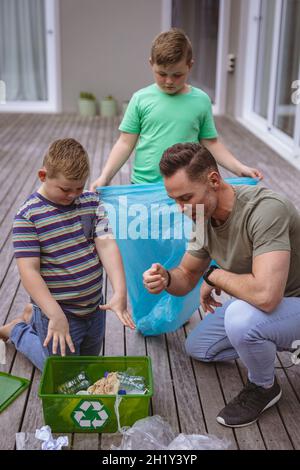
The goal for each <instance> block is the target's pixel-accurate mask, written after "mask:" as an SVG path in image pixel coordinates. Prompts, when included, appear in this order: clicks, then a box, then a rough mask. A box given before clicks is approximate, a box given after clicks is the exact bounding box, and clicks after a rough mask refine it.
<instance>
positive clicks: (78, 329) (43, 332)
mask: <svg viewBox="0 0 300 470" xmlns="http://www.w3.org/2000/svg"><path fill="white" fill-rule="evenodd" d="M66 316H67V319H68V322H69V329H70V335H71V338H72V341H73V344H74V347H75V353H71V351H70V350H69V347H68V346H67V345H66V354H67V355H77V356H79V355H80V356H99V353H100V349H101V345H102V341H103V338H104V332H105V317H106V313H105V312H103V311H101V310H99V309H97V310H96V311H95V312H94V313H92V314H91V315H89V316H88V318H78V317H75V316H74V315H68V314H67V315H66ZM48 322H49V320H48V318H47V317H46V315H44V314H43V313H42V311H41V310H40V309H39V308H38V307H37V306H36V305H33V315H32V318H31V322H30V324H27V323H25V322H21V323H17V324H16V325H15V326H14V328H13V329H12V332H11V335H10V340H11V341H12V342H13V343H14V345H15V347H16V349H17V351H20V352H21V353H22V354H24V355H25V356H26V357H27V358H28V359H29V360H30V361H31V362H32V363H33V364H34V365H35V366H36V367H37V368H38V369H40V370H43V366H44V362H45V360H46V358H47V357H48V356H51V355H52V341H50V343H49V344H48V346H47V348H44V347H43V343H44V340H45V338H46V336H47V330H48Z"/></svg>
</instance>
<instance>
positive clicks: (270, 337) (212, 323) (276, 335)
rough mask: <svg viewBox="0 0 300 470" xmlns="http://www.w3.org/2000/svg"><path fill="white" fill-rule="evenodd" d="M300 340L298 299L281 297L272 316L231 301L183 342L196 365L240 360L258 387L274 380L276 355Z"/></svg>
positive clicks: (242, 302)
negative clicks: (196, 360) (197, 363)
mask: <svg viewBox="0 0 300 470" xmlns="http://www.w3.org/2000/svg"><path fill="white" fill-rule="evenodd" d="M295 340H300V297H284V298H283V300H282V301H281V303H280V304H279V305H278V306H277V308H276V309H275V310H274V311H273V312H272V313H265V312H263V311H262V310H259V309H258V308H255V307H254V306H253V305H250V304H248V303H247V302H244V301H243V300H237V299H232V300H229V301H227V302H225V303H224V305H222V307H218V308H216V310H215V313H213V314H211V313H209V314H208V315H207V316H206V317H205V318H204V320H202V321H200V323H199V324H198V325H197V326H196V328H194V330H193V331H192V332H191V333H190V334H189V336H188V337H187V340H186V351H187V353H188V354H189V355H190V356H192V357H194V358H195V359H198V360H199V361H205V362H211V361H229V360H232V359H237V358H240V359H241V361H242V362H243V364H244V365H245V366H246V367H247V369H248V378H249V380H250V381H251V382H253V383H255V384H256V385H260V386H265V387H266V386H270V385H272V384H273V380H274V368H275V359H276V351H285V350H289V349H291V348H292V343H293V342H294V341H295Z"/></svg>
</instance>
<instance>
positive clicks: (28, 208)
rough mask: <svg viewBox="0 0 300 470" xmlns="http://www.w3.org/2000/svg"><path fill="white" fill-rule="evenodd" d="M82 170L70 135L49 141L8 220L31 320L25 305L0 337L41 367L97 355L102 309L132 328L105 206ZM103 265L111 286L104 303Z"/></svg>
mask: <svg viewBox="0 0 300 470" xmlns="http://www.w3.org/2000/svg"><path fill="white" fill-rule="evenodd" d="M88 175H89V161H88V155H87V153H86V151H85V150H84V148H83V147H82V146H81V145H80V144H79V143H78V142H77V141H76V140H74V139H62V140H57V141H55V142H53V144H52V145H51V146H50V148H49V150H48V151H47V153H46V156H45V158H44V161H43V167H42V168H41V169H40V170H39V172H38V176H39V179H40V181H41V183H42V184H41V186H40V187H39V189H38V190H37V191H36V192H35V193H33V194H32V195H31V196H29V198H28V199H27V200H26V201H25V203H24V204H23V205H22V207H21V208H20V209H19V211H18V213H17V215H16V216H15V219H14V224H13V244H14V251H15V257H16V260H17V265H18V269H19V273H20V276H21V280H22V283H23V286H24V287H25V289H26V291H27V292H28V293H29V295H30V297H31V302H32V304H33V309H31V308H30V309H29V310H32V316H31V318H30V319H29V318H28V310H27V314H26V315H24V314H23V316H22V317H20V318H16V319H14V320H13V321H12V322H10V323H8V324H7V325H5V326H3V327H2V328H0V338H2V339H4V340H7V339H10V340H11V341H12V343H14V345H15V347H16V349H17V350H18V351H20V352H22V353H23V354H25V356H27V357H28V358H29V359H30V360H31V361H32V362H33V364H34V365H35V366H36V367H38V368H39V369H40V370H42V368H43V364H44V361H45V359H46V357H47V356H48V355H51V354H57V353H60V354H61V355H62V356H64V355H65V354H70V353H72V354H76V355H85V356H89V355H99V352H100V348H101V344H102V340H103V337H104V329H105V310H106V309H110V310H113V311H114V312H115V313H116V314H117V316H118V317H119V319H120V320H121V322H122V323H123V324H124V325H125V326H128V327H130V328H132V329H133V328H134V323H133V321H132V318H131V316H130V314H129V313H128V311H127V300H126V299H127V295H126V281H125V274H124V269H123V264H122V259H121V255H120V252H119V249H118V246H117V244H116V242H115V240H114V239H113V235H112V230H111V227H110V224H109V221H108V218H107V215H106V212H105V209H104V206H103V204H102V203H101V202H100V203H99V199H98V196H97V195H96V194H94V193H90V192H87V191H85V192H83V189H84V186H85V183H86V180H87V177H88ZM102 266H103V267H104V268H105V270H106V272H107V275H108V277H109V279H110V282H111V284H112V287H113V291H114V293H113V296H112V298H111V300H110V301H109V302H108V303H107V304H106V305H101V304H102V303H103V302H102V284H103V270H102Z"/></svg>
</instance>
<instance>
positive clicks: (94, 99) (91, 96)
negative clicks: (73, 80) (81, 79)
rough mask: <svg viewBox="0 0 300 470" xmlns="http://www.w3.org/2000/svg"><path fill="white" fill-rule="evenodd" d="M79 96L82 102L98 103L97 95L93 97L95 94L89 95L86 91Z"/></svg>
mask: <svg viewBox="0 0 300 470" xmlns="http://www.w3.org/2000/svg"><path fill="white" fill-rule="evenodd" d="M79 96H80V99H81V100H90V101H96V97H95V95H93V93H88V92H86V91H81V92H80V95H79Z"/></svg>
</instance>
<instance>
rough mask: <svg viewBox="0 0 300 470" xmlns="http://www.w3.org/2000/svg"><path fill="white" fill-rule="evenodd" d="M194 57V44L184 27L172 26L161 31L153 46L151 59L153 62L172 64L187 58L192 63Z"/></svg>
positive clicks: (187, 61)
mask: <svg viewBox="0 0 300 470" xmlns="http://www.w3.org/2000/svg"><path fill="white" fill-rule="evenodd" d="M192 58H193V50H192V44H191V41H190V40H189V38H188V36H187V35H186V34H185V32H184V31H183V30H182V29H179V28H171V29H170V30H169V31H165V32H163V33H160V34H159V35H158V36H156V38H154V41H153V42H152V47H151V60H152V63H153V64H157V65H170V64H176V63H177V62H180V61H181V60H182V59H186V63H187V64H190V62H191V60H192Z"/></svg>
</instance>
